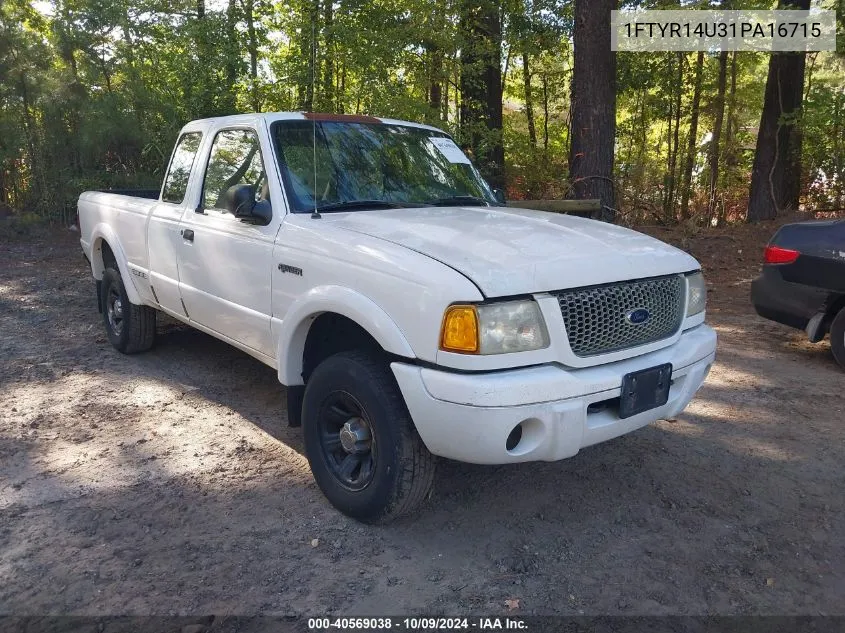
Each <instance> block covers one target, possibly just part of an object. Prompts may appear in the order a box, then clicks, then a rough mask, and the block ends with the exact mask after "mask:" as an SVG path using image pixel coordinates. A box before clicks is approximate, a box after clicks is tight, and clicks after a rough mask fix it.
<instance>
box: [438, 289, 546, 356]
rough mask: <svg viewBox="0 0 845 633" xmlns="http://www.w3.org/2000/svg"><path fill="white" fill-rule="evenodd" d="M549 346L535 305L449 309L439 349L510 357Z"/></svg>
mask: <svg viewBox="0 0 845 633" xmlns="http://www.w3.org/2000/svg"><path fill="white" fill-rule="evenodd" d="M548 346H549V333H548V331H547V330H546V324H545V322H544V321H543V315H542V313H541V312H540V307H539V306H538V305H537V302H536V301H533V300H530V299H529V300H524V301H506V302H503V303H492V304H489V305H479V306H473V305H455V306H450V307H449V308H448V309H447V310H446V314H445V315H443V327H442V329H441V333H440V349H442V350H445V351H447V352H460V353H464V354H507V353H510V352H527V351H530V350H534V349H542V348H544V347H548Z"/></svg>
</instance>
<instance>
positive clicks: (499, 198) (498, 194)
mask: <svg viewBox="0 0 845 633" xmlns="http://www.w3.org/2000/svg"><path fill="white" fill-rule="evenodd" d="M493 196H494V197H495V198H496V202H498V203H499V204H502V205H503V204H505V203H506V202H507V199H506V198H505V190H504V189H493Z"/></svg>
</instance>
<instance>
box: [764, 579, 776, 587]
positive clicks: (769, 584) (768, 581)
mask: <svg viewBox="0 0 845 633" xmlns="http://www.w3.org/2000/svg"><path fill="white" fill-rule="evenodd" d="M766 586H767V587H774V586H775V579H774V578H766Z"/></svg>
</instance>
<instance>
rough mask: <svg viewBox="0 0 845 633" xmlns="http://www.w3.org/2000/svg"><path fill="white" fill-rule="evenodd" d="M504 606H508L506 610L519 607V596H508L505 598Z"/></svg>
mask: <svg viewBox="0 0 845 633" xmlns="http://www.w3.org/2000/svg"><path fill="white" fill-rule="evenodd" d="M505 606H506V607H507V608H508V611H513V610H514V609H519V598H508V599H507V600H505Z"/></svg>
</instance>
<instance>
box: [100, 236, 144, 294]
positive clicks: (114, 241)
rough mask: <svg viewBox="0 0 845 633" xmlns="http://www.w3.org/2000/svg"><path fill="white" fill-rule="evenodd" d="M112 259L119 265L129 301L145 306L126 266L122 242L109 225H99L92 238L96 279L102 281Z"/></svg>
mask: <svg viewBox="0 0 845 633" xmlns="http://www.w3.org/2000/svg"><path fill="white" fill-rule="evenodd" d="M109 255H111V259H113V260H114V263H115V264H116V265H117V270H118V272H119V273H120V277H121V279H122V280H123V286H124V288H126V295H127V296H128V297H129V301H131V302H132V303H134V304H136V305H143V303H144V302H143V301H142V299H141V296H140V295H139V294H138V289H137V288H136V287H135V279H134V277H133V276H132V275H130V274H129V268H128V267H127V266H126V254H125V253H124V251H123V247H122V246H121V245H120V240H119V239H118V237H117V234H116V233H115V232H114V230H113V229H112V228H111V227H110V226H108V225H107V224H99V225H97V226H96V227H95V228H94V231H93V233H92V237H91V258H90V259H91V272H92V274H93V275H94V279H96V280H97V281H100V280H102V278H103V273H104V272H105V270H106V263H108V261H109V259H110V257H109Z"/></svg>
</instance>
